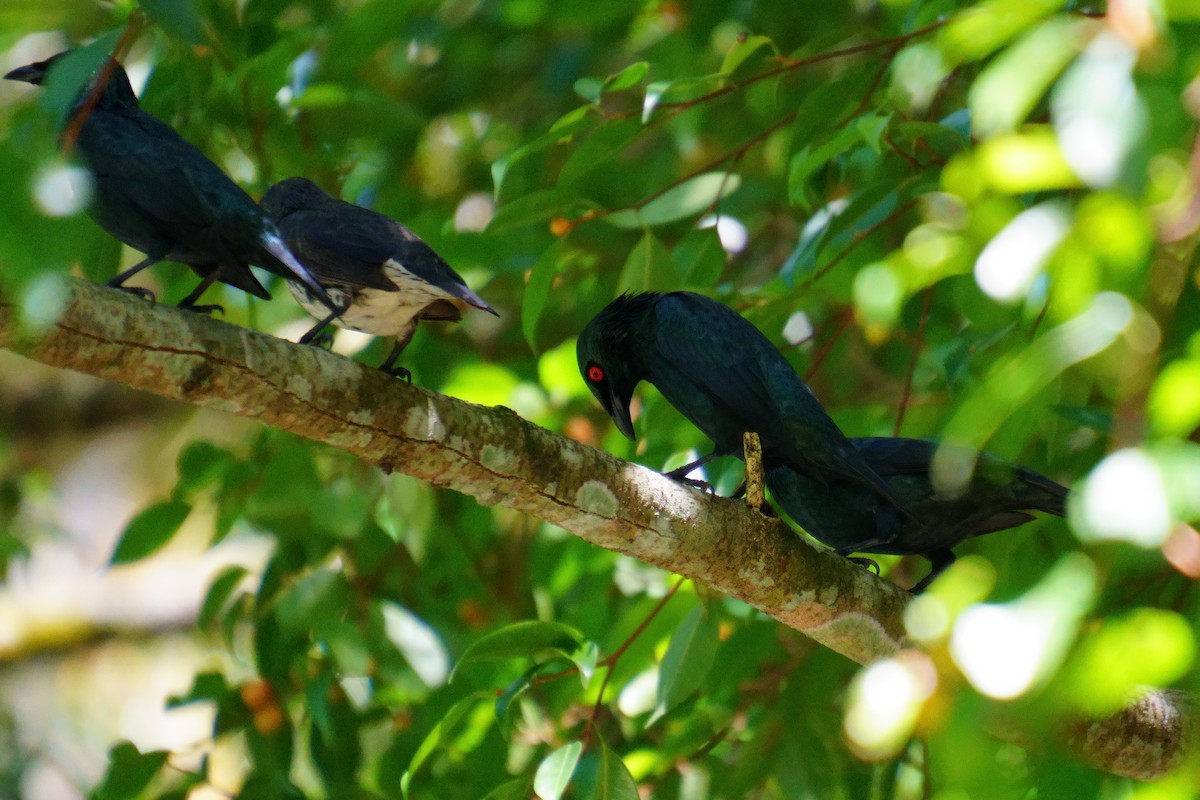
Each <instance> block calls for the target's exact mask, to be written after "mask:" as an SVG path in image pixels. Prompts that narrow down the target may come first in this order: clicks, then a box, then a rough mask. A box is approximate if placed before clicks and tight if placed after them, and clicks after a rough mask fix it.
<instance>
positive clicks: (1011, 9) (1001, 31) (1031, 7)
mask: <svg viewBox="0 0 1200 800" xmlns="http://www.w3.org/2000/svg"><path fill="white" fill-rule="evenodd" d="M1061 8H1062V3H1061V2H1060V0H985V1H984V2H982V3H980V4H978V5H976V6H975V7H974V8H971V9H969V10H967V11H965V12H964V13H962V14H959V15H958V16H956V17H954V18H953V19H951V20H950V24H948V25H947V26H946V27H944V28H942V29H941V31H939V32H938V44H939V45H940V46H941V51H942V56H943V58H944V59H945V61H946V65H947V67H954V66H957V65H958V64H961V63H962V62H964V61H969V60H973V59H977V58H982V57H984V56H986V55H988V54H989V53H992V52H994V51H995V50H997V49H999V48H1000V47H1001V46H1003V45H1004V44H1006V43H1007V42H1008V41H1009V40H1011V39H1012V38H1013V37H1015V36H1017V35H1019V34H1021V33H1022V32H1024V31H1025V30H1026V29H1028V28H1029V27H1031V26H1033V25H1034V24H1035V23H1036V22H1037V21H1038V20H1040V19H1041V18H1043V17H1046V16H1049V15H1050V14H1053V13H1054V12H1056V11H1058V10H1060V9H1061Z"/></svg>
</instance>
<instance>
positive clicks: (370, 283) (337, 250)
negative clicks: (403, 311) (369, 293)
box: [278, 204, 399, 292]
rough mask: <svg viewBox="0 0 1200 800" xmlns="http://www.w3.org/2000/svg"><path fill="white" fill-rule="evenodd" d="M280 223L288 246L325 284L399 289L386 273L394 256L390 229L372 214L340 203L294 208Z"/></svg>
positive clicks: (388, 290) (357, 287) (393, 290)
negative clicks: (390, 259)
mask: <svg viewBox="0 0 1200 800" xmlns="http://www.w3.org/2000/svg"><path fill="white" fill-rule="evenodd" d="M342 205H347V206H348V205H349V204H342ZM350 208H353V207H352V206H351V207H350ZM278 225H279V228H280V230H281V231H282V232H283V236H284V239H285V240H286V241H287V243H288V247H290V248H291V250H292V252H293V253H295V254H296V257H297V258H299V259H300V261H301V262H302V263H303V264H304V265H305V266H306V267H308V268H309V270H311V272H312V274H313V275H314V276H315V277H316V279H317V280H318V281H320V282H321V283H323V284H329V285H333V286H343V287H347V288H356V289H378V290H380V291H384V292H395V291H398V290H399V287H397V286H396V284H395V283H393V282H392V281H391V280H389V279H388V277H387V275H386V274H384V272H383V265H384V264H385V263H386V262H387V261H388V259H389V258H390V257H391V247H390V245H389V242H388V239H387V235H388V234H387V230H386V228H383V227H381V226H379V225H378V224H376V223H375V222H374V220H372V219H371V218H370V217H367V216H360V215H357V214H354V213H353V211H349V210H347V209H345V208H343V207H341V206H338V207H334V208H331V209H310V210H302V211H294V212H292V213H291V214H288V215H287V216H285V217H284V218H283V219H281V220H279V221H278Z"/></svg>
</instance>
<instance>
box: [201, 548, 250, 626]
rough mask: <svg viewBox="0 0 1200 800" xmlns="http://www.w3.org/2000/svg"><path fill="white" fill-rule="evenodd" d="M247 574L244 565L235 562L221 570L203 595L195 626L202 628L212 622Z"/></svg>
mask: <svg viewBox="0 0 1200 800" xmlns="http://www.w3.org/2000/svg"><path fill="white" fill-rule="evenodd" d="M247 574H249V573H247V571H246V568H245V567H240V566H237V565H236V564H235V565H234V566H231V567H226V568H225V569H224V570H222V571H221V574H220V575H218V576H217V577H216V578H215V579H214V580H213V582H212V585H211V586H209V588H208V594H206V595H205V596H204V603H203V604H202V605H201V606H200V614H199V615H198V617H197V619H196V627H198V628H200V629H201V630H204V629H206V628H208V627H209V626H210V625H212V624H213V621H214V620H215V619H216V618H217V615H218V614H220V613H221V611H222V610H223V609H224V608H225V606H226V605H227V604H228V602H229V598H230V597H231V596H232V595H233V592H234V590H235V589H237V587H238V585H239V584H241V582H242V579H243V578H245V577H246V575H247Z"/></svg>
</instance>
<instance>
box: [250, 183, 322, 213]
mask: <svg viewBox="0 0 1200 800" xmlns="http://www.w3.org/2000/svg"><path fill="white" fill-rule="evenodd" d="M334 199H335V198H332V197H330V196H329V195H328V194H327V193H326V192H325V190H324V189H322V188H321V187H320V186H317V185H316V184H315V183H313V182H312V181H310V180H309V179H308V178H287V179H285V180H282V181H280V182H279V183H277V184H275V185H274V186H272V187H271V188H270V189H268V190H267V193H266V195H265V196H264V197H263V199H262V202H261V203H259V205H260V206H261V207H262V210H263V211H265V212H266V213H267V216H269V217H270V218H271V219H274V220H280V219H283V218H284V217H286V216H287V215H288V214H291V213H293V212H295V211H302V210H304V209H313V208H320V207H321V206H325V205H329V204H330V202H331V201H333V200H334Z"/></svg>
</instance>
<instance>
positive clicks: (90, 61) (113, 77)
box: [4, 49, 138, 113]
mask: <svg viewBox="0 0 1200 800" xmlns="http://www.w3.org/2000/svg"><path fill="white" fill-rule="evenodd" d="M98 57H99V56H98V54H95V53H90V52H88V51H87V50H86V49H79V50H64V51H63V52H61V53H56V54H54V55H52V56H50V57H49V58H47V59H46V60H45V61H35V62H34V63H32V64H26V65H25V66H23V67H17V68H16V69H14V70H10V71H9V72H8V73H6V74H5V75H4V79H5V80H9V81H23V82H25V83H32V84H33V85H34V86H43V85H45V83H46V81H47V80H48V78H49V76H50V75H51V74H52V73H55V72H56V71H57V72H61V73H63V74H64V76H65V77H64V80H66V81H69V82H73V83H74V84H75V85H77V86H79V87H80V89H79V94H78V95H77V96H76V98H75V104H74V106H73V107H72V113H74V112H75V111H77V110H78V109H79V107H80V105H81V104H82V103H83V101H84V99H85V98H86V97H87V95H88V94H89V93H91V92H92V90H93V87H94V86H95V83H96V81H97V80H98V79H103V80H104V87H103V89H102V90H101V91H100V93H99V96H98V97H96V98H95V100H94V102H95V104H96V107H98V108H111V107H120V106H125V107H128V106H134V107H136V106H137V104H138V99H137V94H136V93H134V91H133V86H131V85H130V83H129V75H127V74H126V73H125V70H124V68H122V67H121V65H120V64H118V63H117V62H116V60H114V59H112V58H111V57H109V58H108V66H104V59H103V58H101V60H100V62H99V63H97V60H96V59H97V58H98ZM55 80H58V79H57V78H55Z"/></svg>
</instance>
